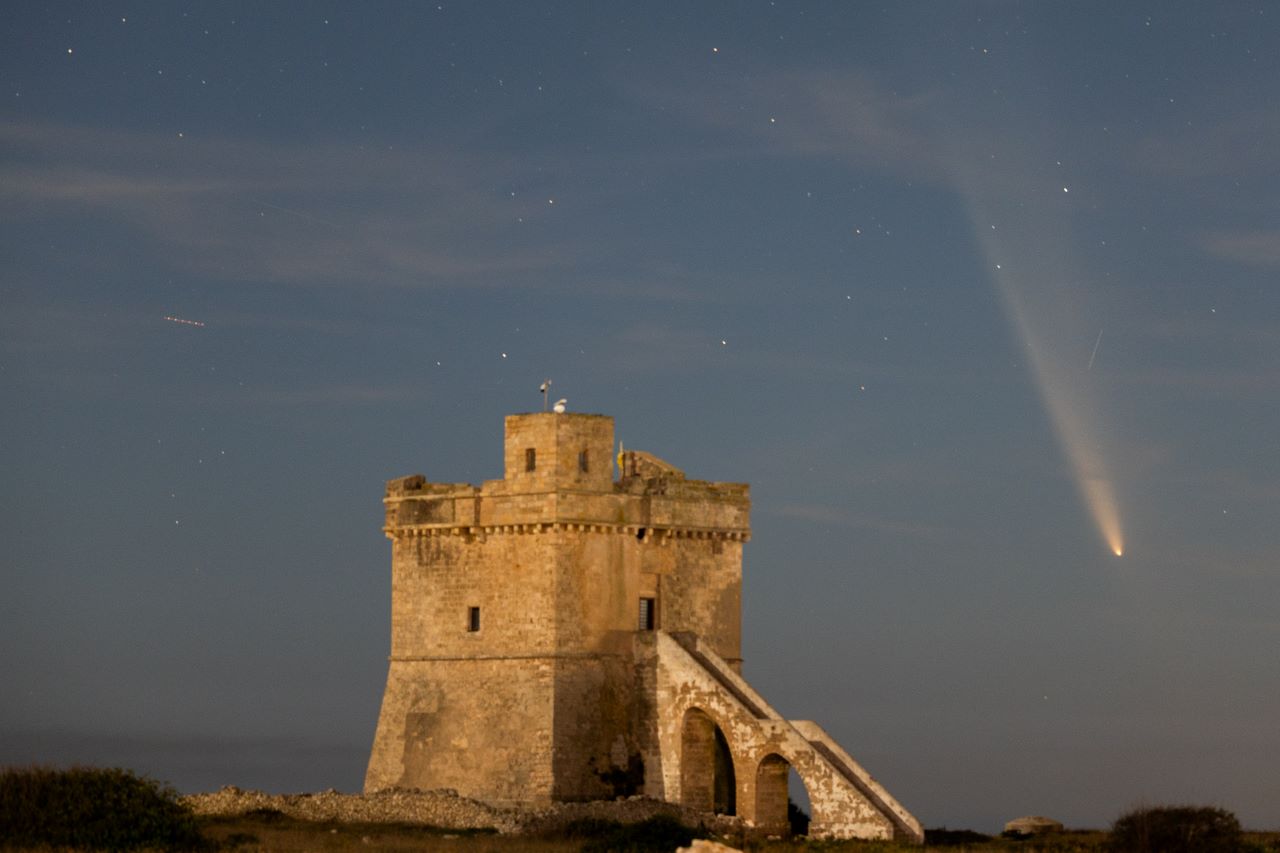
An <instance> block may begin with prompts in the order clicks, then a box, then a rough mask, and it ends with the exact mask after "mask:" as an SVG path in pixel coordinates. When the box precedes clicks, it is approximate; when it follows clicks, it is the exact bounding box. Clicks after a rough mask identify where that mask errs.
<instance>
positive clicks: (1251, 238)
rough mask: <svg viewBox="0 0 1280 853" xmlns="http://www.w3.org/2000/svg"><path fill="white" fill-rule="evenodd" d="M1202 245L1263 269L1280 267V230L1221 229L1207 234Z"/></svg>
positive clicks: (1215, 252)
mask: <svg viewBox="0 0 1280 853" xmlns="http://www.w3.org/2000/svg"><path fill="white" fill-rule="evenodd" d="M1200 246H1201V247H1202V248H1204V249H1205V251H1207V252H1209V253H1210V254H1212V255H1216V256H1217V257H1219V258H1224V259H1226V260H1229V261H1235V262H1236V263H1240V264H1244V265H1246V266H1251V267H1261V268H1262V269H1280V231H1277V230H1271V231H1237V232H1227V231H1219V232H1214V233H1210V234H1206V235H1204V236H1203V237H1201V239H1200Z"/></svg>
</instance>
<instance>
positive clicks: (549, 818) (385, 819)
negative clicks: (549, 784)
mask: <svg viewBox="0 0 1280 853" xmlns="http://www.w3.org/2000/svg"><path fill="white" fill-rule="evenodd" d="M182 801H183V802H184V803H185V804H186V805H188V806H190V807H191V809H192V811H194V812H195V813H196V814H198V815H213V816H236V815H244V814H248V813H250V812H278V813H280V814H284V815H288V816H289V817H292V818H296V819H298V820H310V821H317V822H320V821H339V822H343V823H416V824H420V825H423V826H436V827H440V828H441V829H493V830H497V831H498V832H500V833H504V834H509V833H520V832H534V833H541V832H554V831H555V830H557V829H559V828H560V827H563V826H565V825H567V824H569V823H572V822H573V821H577V820H582V819H584V818H596V819H600V820H616V821H618V822H619V823H639V822H640V821H643V820H648V819H649V818H651V817H656V816H658V815H666V816H669V817H673V818H675V819H676V820H678V821H680V822H681V823H684V824H686V825H687V826H703V827H705V828H707V829H709V830H711V831H713V832H718V833H720V834H722V835H724V834H729V833H731V832H734V831H735V830H737V829H739V828H740V826H741V821H740V819H739V818H734V817H729V816H726V815H716V816H715V817H714V818H713V817H712V816H710V815H706V814H700V813H698V812H695V811H692V810H688V809H685V808H682V807H681V806H678V805H675V804H673V803H667V802H663V801H661V800H654V799H650V798H647V797H630V798H627V799H624V800H598V801H596V802H586V803H552V804H549V805H546V806H541V807H537V808H530V809H518V808H498V807H495V806H491V805H489V804H487V803H483V802H481V801H479V800H472V799H469V798H467V797H462V796H459V795H458V793H457V792H456V791H454V790H451V789H439V790H434V791H419V790H416V789H403V788H390V789H387V790H385V791H378V792H376V793H373V794H341V793H338V792H337V791H334V790H328V791H321V792H320V793H318V794H264V793H263V792H261V791H245V790H242V789H240V788H237V787H235V786H232V785H228V786H227V787H225V788H223V789H222V790H220V791H217V792H215V793H212V794H191V795H189V796H186V797H183V798H182ZM446 837H447V836H446ZM455 837H456V836H455ZM700 853H701V851H700Z"/></svg>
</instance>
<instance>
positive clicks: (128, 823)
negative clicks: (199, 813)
mask: <svg viewBox="0 0 1280 853" xmlns="http://www.w3.org/2000/svg"><path fill="white" fill-rule="evenodd" d="M0 838H3V839H5V842H6V844H7V845H9V846H11V847H37V846H50V847H76V848H81V849H89V850H133V849H137V848H140V847H149V848H158V849H164V850H195V849H199V848H202V847H205V846H206V842H205V841H204V839H203V838H202V837H201V836H200V832H199V830H198V829H197V827H196V821H195V817H194V816H193V815H192V813H191V811H190V810H189V809H187V808H186V807H184V806H183V805H181V804H180V803H178V801H177V792H176V791H174V790H173V789H172V788H170V787H169V786H167V785H162V784H160V783H158V782H154V781H152V780H150V779H146V778H143V777H140V776H137V775H136V774H134V772H133V771H131V770H121V769H100V768H92V767H73V768H71V769H69V770H54V769H52V768H47V767H26V768H7V769H4V770H0Z"/></svg>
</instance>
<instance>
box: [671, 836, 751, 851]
mask: <svg viewBox="0 0 1280 853" xmlns="http://www.w3.org/2000/svg"><path fill="white" fill-rule="evenodd" d="M676 853H742V851H740V850H738V848H736V847H728V846H726V845H724V844H721V843H720V842H719V841H708V840H707V839H705V838H695V839H693V843H692V844H690V845H689V846H688V847H680V848H677V849H676Z"/></svg>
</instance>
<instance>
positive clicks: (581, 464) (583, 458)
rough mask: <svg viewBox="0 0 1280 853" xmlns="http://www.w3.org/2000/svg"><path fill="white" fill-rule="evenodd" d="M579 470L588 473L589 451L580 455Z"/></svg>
mask: <svg viewBox="0 0 1280 853" xmlns="http://www.w3.org/2000/svg"><path fill="white" fill-rule="evenodd" d="M578 470H579V471H581V472H582V473H584V474H585V473H587V451H585V450H583V451H581V452H579V453H578Z"/></svg>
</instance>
